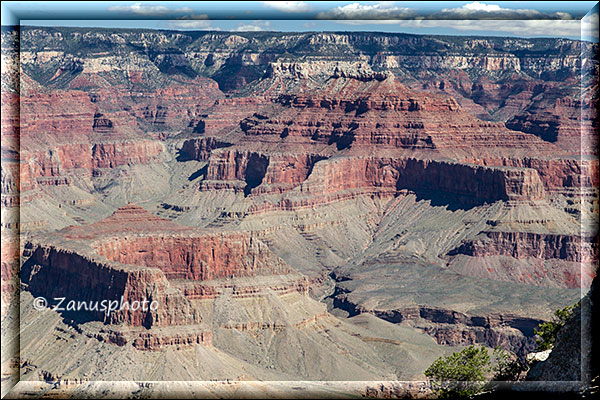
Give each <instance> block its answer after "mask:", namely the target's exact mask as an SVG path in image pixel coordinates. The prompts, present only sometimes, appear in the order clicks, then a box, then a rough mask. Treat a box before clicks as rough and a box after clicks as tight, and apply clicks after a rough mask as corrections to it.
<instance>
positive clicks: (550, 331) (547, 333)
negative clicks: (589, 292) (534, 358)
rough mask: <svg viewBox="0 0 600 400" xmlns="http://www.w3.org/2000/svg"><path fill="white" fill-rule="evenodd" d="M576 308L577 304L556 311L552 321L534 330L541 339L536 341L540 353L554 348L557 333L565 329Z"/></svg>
mask: <svg viewBox="0 0 600 400" xmlns="http://www.w3.org/2000/svg"><path fill="white" fill-rule="evenodd" d="M576 307H577V304H575V305H572V306H567V307H565V308H563V309H560V310H556V311H555V312H554V318H553V319H552V321H549V322H543V323H541V324H540V325H539V326H538V327H537V328H536V329H534V332H535V334H536V335H538V336H539V338H537V339H536V343H537V344H538V350H539V351H544V350H549V349H551V348H552V346H554V342H555V341H556V334H557V332H558V331H559V329H560V328H562V327H563V325H564V324H565V323H566V322H567V320H568V319H569V318H570V317H571V315H573V311H574V310H575V308H576Z"/></svg>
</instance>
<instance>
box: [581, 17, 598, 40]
mask: <svg viewBox="0 0 600 400" xmlns="http://www.w3.org/2000/svg"><path fill="white" fill-rule="evenodd" d="M581 38H582V39H584V40H589V41H592V42H598V13H597V12H596V13H592V14H588V15H586V16H585V17H583V18H582V20H581Z"/></svg>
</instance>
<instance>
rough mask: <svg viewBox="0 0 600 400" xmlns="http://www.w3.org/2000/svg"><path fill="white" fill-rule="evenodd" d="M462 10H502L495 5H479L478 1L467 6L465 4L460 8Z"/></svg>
mask: <svg viewBox="0 0 600 400" xmlns="http://www.w3.org/2000/svg"><path fill="white" fill-rule="evenodd" d="M462 8H464V9H465V10H471V11H487V12H491V11H500V10H503V8H501V7H500V6H499V5H497V4H485V3H480V2H478V1H475V2H473V3H469V4H465V5H464V6H462Z"/></svg>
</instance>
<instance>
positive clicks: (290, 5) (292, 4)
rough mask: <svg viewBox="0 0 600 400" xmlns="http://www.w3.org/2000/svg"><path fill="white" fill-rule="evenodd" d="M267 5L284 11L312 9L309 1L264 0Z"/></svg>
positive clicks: (292, 11)
mask: <svg viewBox="0 0 600 400" xmlns="http://www.w3.org/2000/svg"><path fill="white" fill-rule="evenodd" d="M263 4H264V5H265V6H267V7H270V8H274V9H276V10H279V11H282V12H290V13H295V12H304V11H309V10H310V9H311V7H310V5H309V4H308V3H305V2H303V1H263Z"/></svg>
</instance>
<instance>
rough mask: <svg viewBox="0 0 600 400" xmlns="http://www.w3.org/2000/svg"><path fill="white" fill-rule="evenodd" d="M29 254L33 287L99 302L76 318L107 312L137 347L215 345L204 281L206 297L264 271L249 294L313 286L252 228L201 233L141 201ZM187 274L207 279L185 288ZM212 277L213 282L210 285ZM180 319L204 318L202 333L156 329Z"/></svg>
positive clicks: (191, 322) (102, 316) (25, 275)
mask: <svg viewBox="0 0 600 400" xmlns="http://www.w3.org/2000/svg"><path fill="white" fill-rule="evenodd" d="M65 239H66V242H65ZM65 243H66V244H65ZM24 255H25V256H26V257H27V262H26V263H25V264H24V265H23V268H22V269H21V279H22V281H23V282H24V283H25V284H26V285H27V289H28V290H29V291H31V293H32V294H34V295H36V296H43V297H45V298H47V299H52V298H63V299H66V301H67V302H68V301H71V300H73V301H77V302H84V303H85V302H87V304H96V303H99V304H100V306H99V305H96V306H95V309H92V308H91V307H88V308H89V309H88V308H86V309H83V310H81V311H80V310H78V311H80V313H75V314H74V316H73V317H72V318H75V320H78V319H81V320H82V321H85V320H88V319H91V320H100V321H102V322H104V323H105V324H107V325H108V326H109V327H110V328H111V329H112V332H113V334H112V335H113V336H112V337H111V339H110V340H111V341H113V342H115V341H116V343H117V344H119V345H124V344H126V343H128V342H129V341H131V342H132V344H133V345H134V347H136V348H141V349H148V350H152V349H158V348H160V347H162V346H165V345H169V344H171V345H184V344H186V343H187V344H190V345H191V344H194V343H196V342H197V343H200V344H208V345H210V343H211V342H210V332H204V331H207V328H206V327H204V326H202V325H201V322H202V316H201V314H200V312H199V310H198V309H197V306H195V305H194V304H193V303H191V302H190V300H189V299H188V296H190V297H191V298H192V299H194V298H196V299H197V298H198V296H197V295H195V291H198V290H202V288H205V290H209V291H211V293H209V295H205V296H204V297H203V298H214V297H216V296H217V295H218V293H220V292H222V290H223V287H224V286H228V285H229V284H230V282H227V281H228V280H229V279H231V278H235V277H254V276H256V275H259V274H260V275H269V276H272V278H271V280H267V281H266V282H265V283H263V285H262V286H261V285H258V286H255V287H253V288H252V289H253V290H251V291H249V292H248V293H247V294H250V295H252V294H254V295H260V293H261V292H262V291H263V290H265V288H268V287H269V284H271V285H273V286H274V289H275V290H277V291H281V290H282V289H283V290H284V291H285V290H298V291H299V292H301V293H304V292H305V291H306V289H305V287H304V286H303V284H302V283H303V282H304V280H303V278H302V277H301V276H296V277H295V278H296V281H298V282H300V283H301V284H298V283H296V282H295V281H293V279H292V280H290V279H289V276H290V274H291V273H292V272H293V271H292V270H291V269H290V268H289V267H288V266H287V265H286V264H285V263H284V262H283V260H281V259H278V258H277V257H275V256H274V255H273V254H272V253H271V252H270V250H269V249H268V248H267V247H266V246H265V245H264V244H263V243H261V242H260V241H259V240H258V239H256V238H254V237H252V236H251V235H248V234H244V233H236V232H232V233H220V234H198V232H195V231H194V230H193V229H191V228H188V227H183V226H179V225H177V224H175V223H173V222H171V221H168V220H165V219H163V218H160V217H156V216H154V215H152V214H150V213H148V212H147V211H146V210H144V209H143V208H141V207H138V206H136V205H134V204H129V205H127V206H125V207H122V208H120V209H118V210H116V211H115V212H114V213H113V215H111V216H110V217H108V218H106V219H104V220H101V221H98V222H96V223H94V224H91V225H90V226H86V227H69V228H66V229H63V230H62V231H59V232H58V235H54V236H53V238H50V237H49V236H43V235H42V236H41V237H40V238H38V239H34V240H32V241H30V242H28V243H27V244H26V245H25V251H24ZM279 276H284V277H287V279H279ZM224 278H226V279H227V281H225V280H224ZM183 281H188V282H189V283H193V282H195V281H197V282H198V283H200V285H197V287H196V288H195V290H190V289H192V287H193V286H190V285H187V286H186V289H185V290H184V289H182V288H181V287H180V286H181V284H182V283H183ZM204 282H206V284H207V285H208V286H206V287H205V286H202V284H204ZM242 286H243V285H242ZM210 294H212V296H211V295H210ZM241 295H242V296H243V291H242V293H241ZM102 301H106V302H109V301H117V302H119V304H123V303H124V302H126V303H128V304H130V305H132V304H133V303H134V302H138V304H140V303H143V302H144V301H147V304H152V303H153V302H156V304H157V306H156V307H155V308H149V307H146V309H141V308H140V309H139V310H138V309H134V308H133V305H132V306H131V308H130V307H129V306H127V307H126V308H124V309H122V308H119V309H113V310H111V311H112V312H106V309H102V308H101V307H102V306H101V304H102ZM63 307H64V306H63ZM67 311H73V310H68V309H67ZM119 324H125V326H127V327H134V328H135V327H144V328H146V331H142V332H145V333H143V334H141V336H139V335H138V336H135V332H136V331H133V332H134V334H133V336H132V337H130V336H131V332H130V331H128V330H127V329H126V330H124V331H123V330H122V329H121V328H119V327H118V326H117V325H119ZM173 326H184V327H194V326H197V328H196V331H194V332H195V333H194V335H196V336H194V335H192V336H185V337H186V338H187V339H185V338H182V337H180V336H179V335H178V333H177V331H176V330H172V331H171V336H169V334H168V333H169V331H160V330H159V331H156V328H161V327H173ZM153 329H154V331H153ZM148 330H149V331H148ZM184 330H186V329H184ZM155 331H156V332H155ZM100 337H102V335H100ZM186 341H188V342H186ZM144 344H147V345H148V347H147V348H145V347H144Z"/></svg>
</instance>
